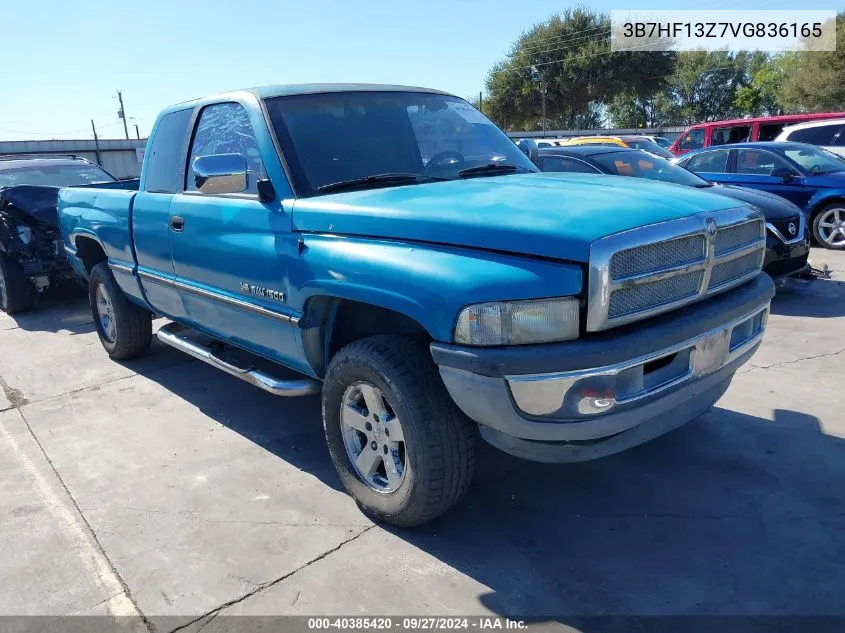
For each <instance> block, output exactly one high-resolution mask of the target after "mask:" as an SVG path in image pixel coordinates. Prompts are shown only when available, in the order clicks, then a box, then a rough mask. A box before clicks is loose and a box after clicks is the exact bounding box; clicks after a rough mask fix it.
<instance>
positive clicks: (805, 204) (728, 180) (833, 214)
mask: <svg viewBox="0 0 845 633" xmlns="http://www.w3.org/2000/svg"><path fill="white" fill-rule="evenodd" d="M677 163H678V164H679V165H681V166H682V167H686V168H687V169H689V170H690V171H692V172H695V173H696V174H698V175H699V176H701V177H702V178H706V179H707V180H711V181H713V182H719V183H724V184H730V185H741V186H743V187H751V188H753V189H760V190H762V191H768V192H770V193H774V194H777V195H779V196H781V197H783V198H786V199H787V200H789V201H790V202H793V203H795V204H796V205H798V206H799V207H800V208H801V209H802V210H803V211H804V212H805V213H806V214H807V219H808V220H809V222H810V223H811V226H812V227H813V234H814V236H815V238H816V240H817V241H818V242H819V244H821V245H823V246H826V247H827V248H834V249H837V250H845V158H843V157H842V156H837V155H836V154H833V153H832V152H828V151H827V150H824V149H822V148H820V147H816V146H815V145H807V144H805V143H776V142H768V143H735V144H732V145H723V146H716V147H708V148H705V149H701V150H697V151H694V152H690V153H688V154H684V155H683V156H682V157H681V158H680V159H678V161H677Z"/></svg>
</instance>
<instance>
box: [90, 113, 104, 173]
mask: <svg viewBox="0 0 845 633" xmlns="http://www.w3.org/2000/svg"><path fill="white" fill-rule="evenodd" d="M91 129H92V130H93V131H94V151H95V153H96V154H97V164H98V165H99V166H100V167H102V166H103V160H102V158H101V157H100V139H99V138H97V128H96V127H94V119H91Z"/></svg>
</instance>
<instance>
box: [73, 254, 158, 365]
mask: <svg viewBox="0 0 845 633" xmlns="http://www.w3.org/2000/svg"><path fill="white" fill-rule="evenodd" d="M88 300H89V302H90V304H91V315H92V316H93V317H94V326H95V327H96V328H97V334H98V335H99V336H100V343H102V344H103V348H105V350H106V351H107V352H108V354H109V356H110V357H111V358H112V359H114V360H126V359H129V358H134V357H136V356H140V355H142V354H146V353H147V351H148V350H149V349H150V344H151V343H152V340H153V323H152V315H151V314H150V313H149V312H147V311H146V310H144V309H143V308H142V307H140V306H137V305H135V304H134V303H132V302H131V301H129V299H127V298H126V295H124V294H123V291H122V290H121V289H120V286H118V285H117V282H116V281H115V279H114V275H113V274H112V272H111V269H110V268H109V266H108V264H107V263H105V262H102V263H100V264H97V265H96V266H94V268H93V270H91V276H90V278H89V281H88Z"/></svg>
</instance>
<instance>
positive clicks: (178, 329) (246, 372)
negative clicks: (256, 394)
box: [156, 323, 322, 396]
mask: <svg viewBox="0 0 845 633" xmlns="http://www.w3.org/2000/svg"><path fill="white" fill-rule="evenodd" d="M190 332H192V330H189V329H187V328H185V327H184V326H182V325H179V324H178V323H168V324H167V325H164V326H162V328H161V329H160V330H159V331H158V333H157V334H156V336H158V340H160V341H161V342H162V343H164V344H165V345H170V346H171V347H175V348H176V349H178V350H181V351H183V352H185V353H186V354H189V355H190V356H193V357H194V358H196V359H198V360H201V361H203V362H205V363H208V364H209V365H211V366H212V367H216V368H217V369H220V370H222V371H225V372H226V373H227V374H231V375H232V376H234V377H235V378H240V379H241V380H244V381H246V382H248V383H249V384H251V385H254V386H256V387H258V388H259V389H263V390H264V391H267V392H269V393H272V394H273V395H275V396H310V395H313V394H316V393H320V389H321V388H322V385H321V383H320V382H319V381H317V380H314V379H313V378H302V379H301V380H280V379H278V378H274V377H273V376H270V375H269V374H265V373H264V372H263V371H260V370H258V369H255V368H253V367H238V366H237V365H233V364H231V363H228V362H226V361H225V360H223V359H222V358H219V357H218V356H216V355H215V354H214V352H213V351H212V350H211V349H209V348H208V347H205V346H204V345H201V344H199V343H197V342H196V341H192V340H190V337H189V336H188V335H186V333H190Z"/></svg>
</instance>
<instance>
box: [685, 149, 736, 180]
mask: <svg viewBox="0 0 845 633" xmlns="http://www.w3.org/2000/svg"><path fill="white" fill-rule="evenodd" d="M729 154H730V152H729V151H728V150H726V149H717V150H715V151H712V152H702V153H701V154H696V155H695V156H693V157H692V158H690V159H689V161H687V162H686V163H685V164H684V167H686V168H687V169H689V170H690V171H691V172H694V173H696V174H699V173H702V172H703V173H711V174H724V173H725V172H726V171H727V170H728V156H729Z"/></svg>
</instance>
